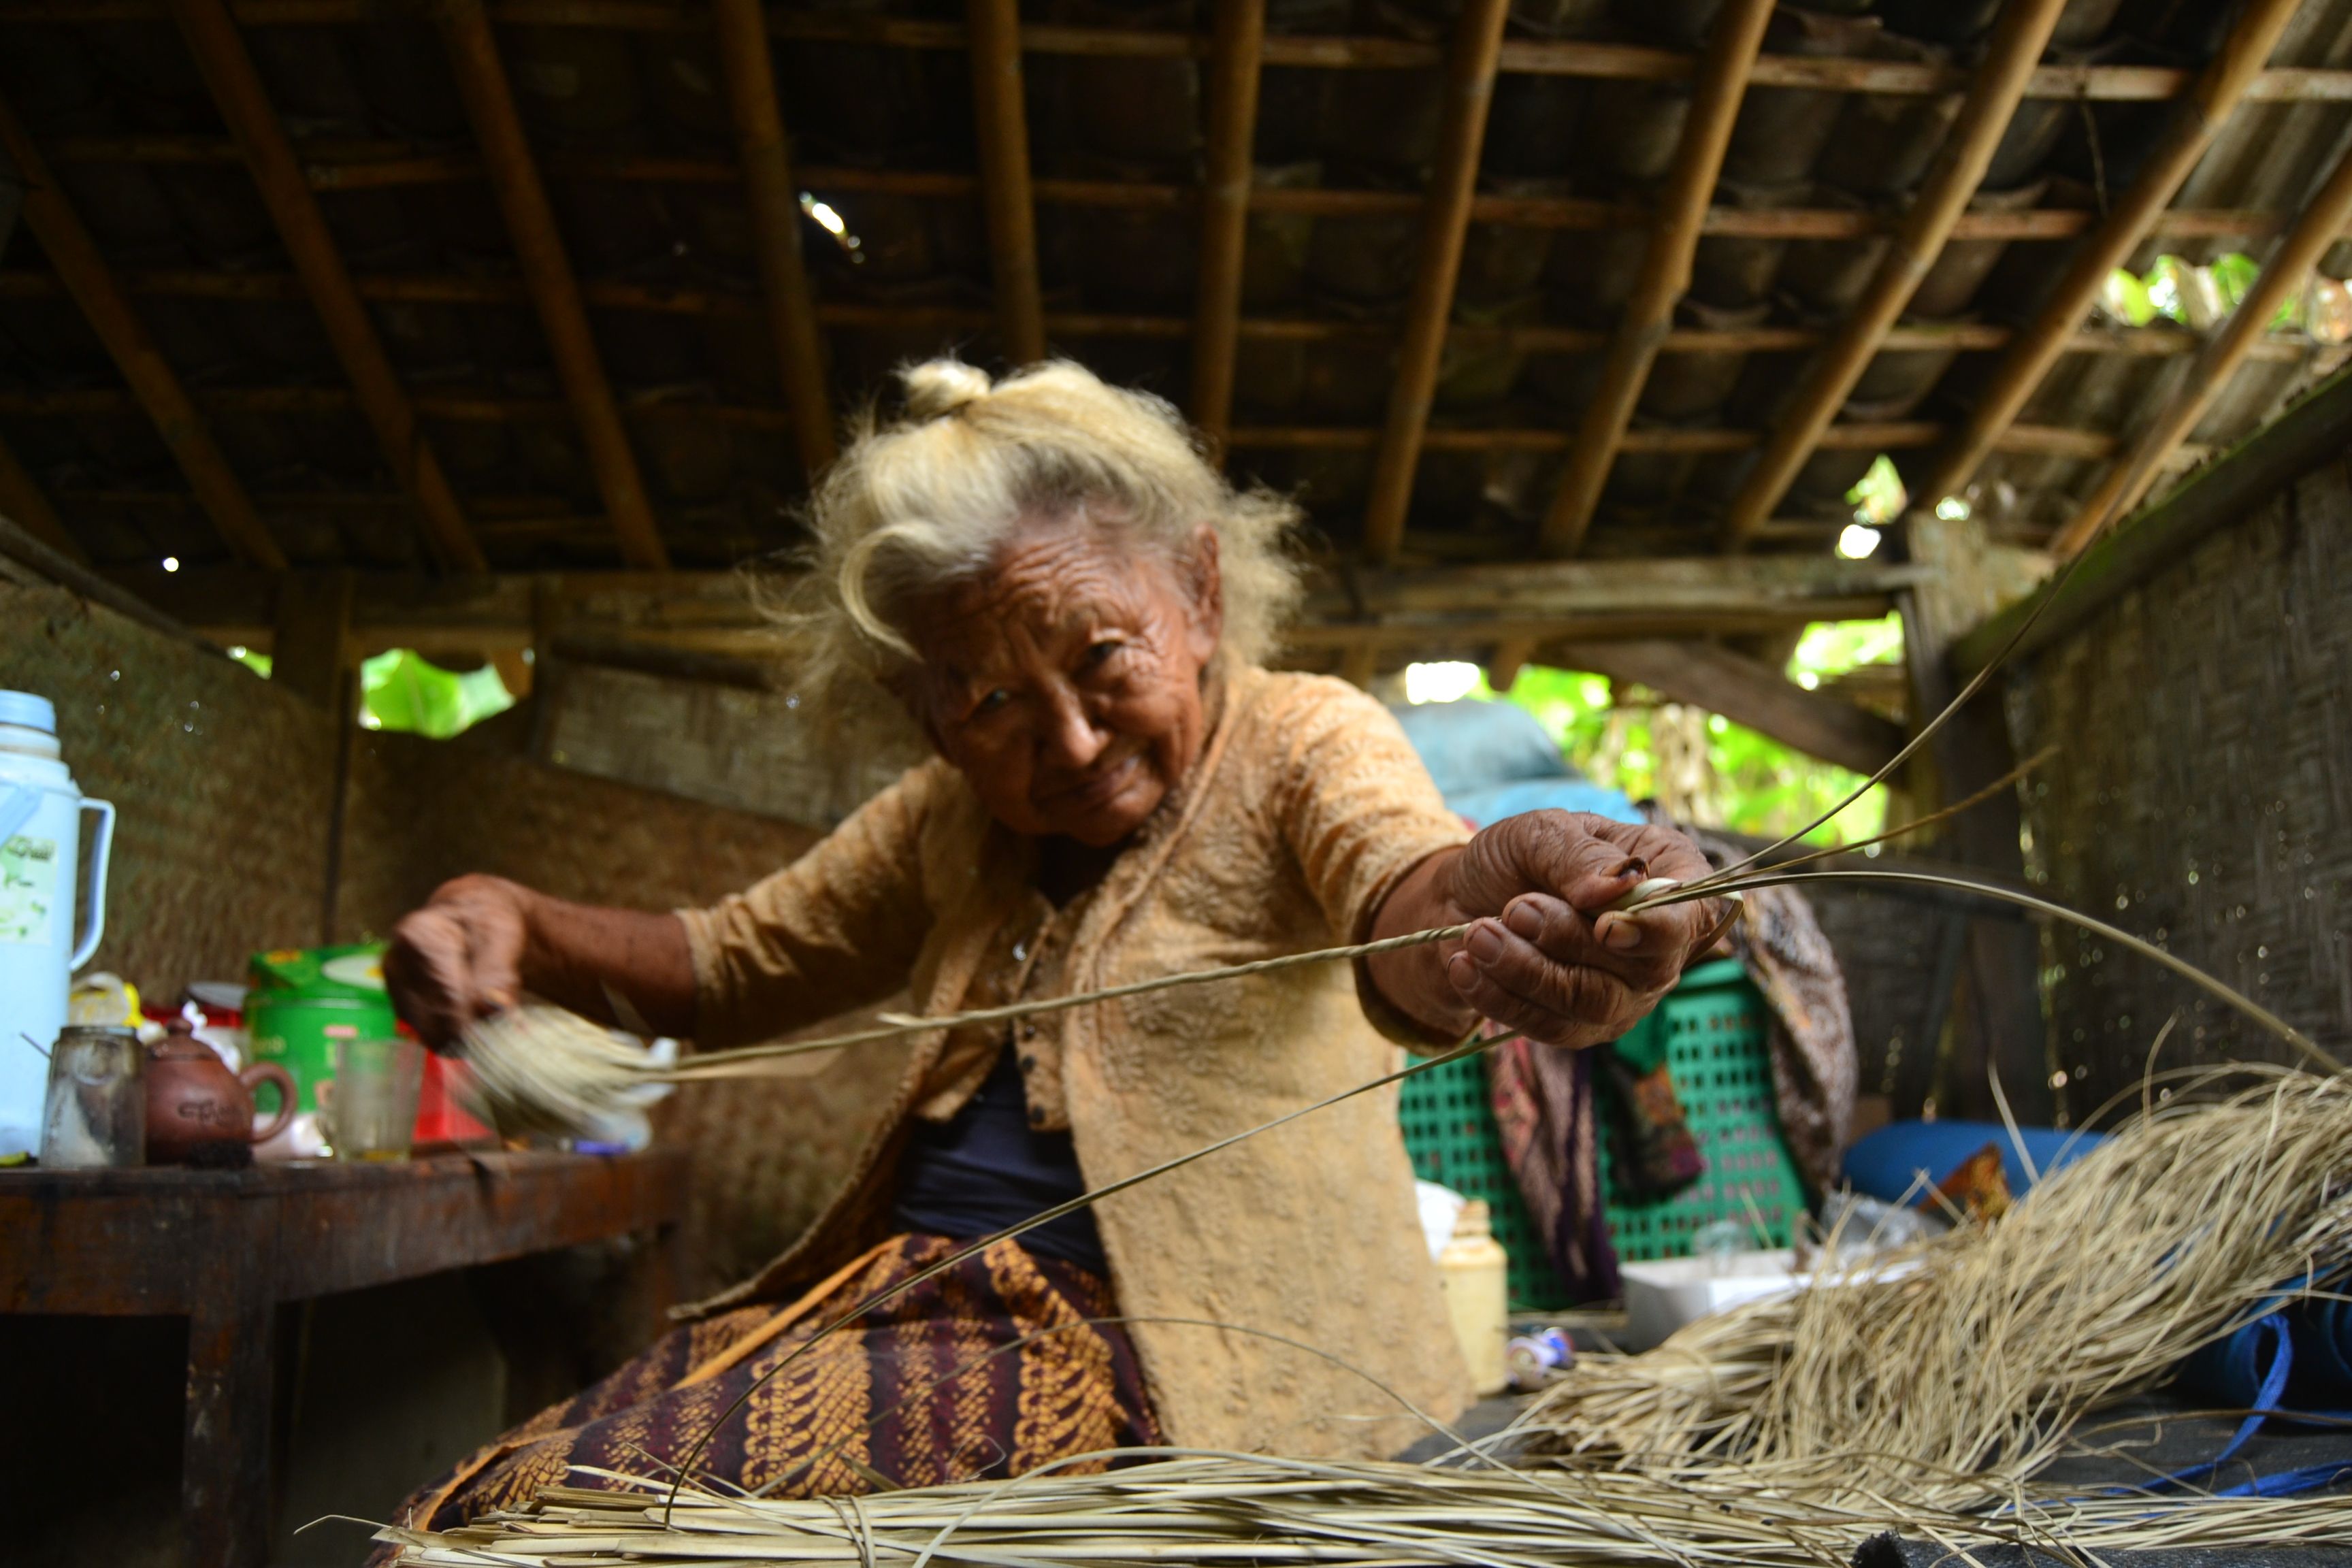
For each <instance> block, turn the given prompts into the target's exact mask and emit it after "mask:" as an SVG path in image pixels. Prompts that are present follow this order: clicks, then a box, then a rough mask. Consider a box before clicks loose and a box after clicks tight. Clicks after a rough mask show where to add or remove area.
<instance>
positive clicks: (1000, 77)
mask: <svg viewBox="0 0 2352 1568" xmlns="http://www.w3.org/2000/svg"><path fill="white" fill-rule="evenodd" d="M964 15H965V17H966V19H967V25H968V26H969V28H970V31H971V102H972V117H973V120H974V122H975V125H974V128H975V130H976V132H977V133H978V135H979V138H980V196H981V205H982V207H983V208H984V209H985V210H986V212H987V214H988V252H989V265H990V270H991V272H992V276H993V278H994V280H995V284H996V315H997V323H998V324H997V331H998V333H999V335H1000V336H1001V337H1002V338H1003V345H1002V347H1003V351H1004V356H1005V357H1006V358H1007V359H1009V360H1011V361H1012V362H1013V363H1014V364H1016V365H1023V364H1030V363H1034V362H1035V361H1038V360H1041V359H1044V358H1045V297H1044V295H1043V294H1042V293H1041V292H1040V291H1039V289H1038V286H1037V215H1036V211H1035V205H1034V199H1033V198H1032V196H1031V194H1030V188H1029V182H1030V173H1029V118H1028V111H1027V110H1026V108H1025V107H1024V98H1023V93H1022V87H1021V15H1020V4H1019V0H965V7H964Z"/></svg>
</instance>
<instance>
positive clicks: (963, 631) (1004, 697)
mask: <svg viewBox="0 0 2352 1568" xmlns="http://www.w3.org/2000/svg"><path fill="white" fill-rule="evenodd" d="M916 619H917V621H918V623H919V624H918V626H916V627H915V628H914V633H913V637H914V642H915V646H916V647H917V650H918V651H919V652H920V653H921V655H922V658H923V663H922V668H921V669H920V670H919V673H918V674H917V676H916V677H915V679H914V683H913V689H911V690H910V691H909V692H908V696H909V698H910V699H911V700H912V701H913V703H914V706H915V710H916V712H917V714H918V716H919V718H921V719H922V720H923V721H924V722H925V724H926V726H927V727H928V728H929V731H930V732H931V736H932V739H933V741H934V742H936V743H937V744H938V746H939V749H940V754H941V755H943V756H945V757H946V758H947V759H948V760H949V761H950V762H951V763H954V764H955V765H956V766H957V767H958V768H960V769H961V770H962V772H963V774H964V776H965V777H966V778H968V779H970V780H971V786H972V789H973V791H974V792H975V793H976V794H978V795H979V796H980V798H981V802H982V805H986V806H987V807H988V809H989V811H990V813H991V814H992V815H993V816H995V817H996V819H997V820H998V821H1000V822H1002V823H1003V824H1004V825H1005V826H1007V827H1010V828H1012V829H1013V831H1014V832H1016V833H1024V834H1028V835H1031V836H1033V837H1048V836H1051V835H1055V834H1066V835H1067V836H1068V837H1072V838H1075V839H1076V840H1078V841H1079V842H1080V843H1082V844H1087V845H1091V846H1094V847H1097V848H1101V847H1108V846H1110V845H1114V844H1117V843H1118V842H1119V841H1120V840H1122V839H1124V838H1126V837H1128V835H1129V834H1131V833H1133V832H1134V831H1135V830H1136V829H1137V828H1138V827H1140V826H1142V825H1143V822H1144V819H1145V818H1146V817H1149V816H1150V815H1151V814H1152V812H1153V811H1154V810H1156V809H1157V808H1158V807H1159V805H1160V802H1161V801H1162V800H1164V799H1166V798H1167V795H1168V792H1169V791H1170V790H1171V789H1173V788H1174V787H1175V786H1176V784H1177V783H1178V782H1179V781H1180V780H1181V779H1182V778H1183V777H1184V775H1185V774H1186V773H1188V772H1190V771H1191V770H1192V764H1193V763H1194V762H1195V761H1197V760H1198V759H1199V757H1200V754H1201V747H1202V743H1203V742H1204V740H1205V738H1206V732H1207V721H1206V717H1205V715H1204V713H1203V710H1202V690H1201V685H1202V682H1201V675H1202V670H1203V669H1205V668H1207V666H1208V663H1209V660H1210V658H1212V657H1213V655H1214V654H1215V652H1216V649H1217V640H1218V638H1219V637H1220V636H1221V635H1222V634H1223V629H1224V608H1223V596H1222V593H1221V590H1220V585H1219V579H1218V575H1217V539H1216V533H1215V531H1213V529H1211V528H1209V527H1208V526H1206V525H1205V524H1204V525H1203V526H1202V528H1201V529H1200V530H1199V531H1198V532H1197V533H1196V534H1195V535H1194V537H1193V541H1192V559H1191V560H1189V561H1173V562H1171V561H1169V560H1166V559H1163V558H1162V557H1161V556H1160V554H1159V553H1158V552H1152V551H1150V550H1143V549H1137V548H1132V547H1129V546H1128V545H1126V544H1124V543H1123V542H1120V541H1119V540H1118V538H1117V537H1116V536H1107V535H1106V534H1105V533H1104V532H1103V531H1100V530H1098V529H1097V528H1095V527H1092V526H1090V525H1087V524H1086V523H1085V522H1083V521H1046V520H1036V521H1032V522H1030V523H1029V524H1028V525H1027V526H1024V528H1023V529H1022V530H1021V531H1018V532H1017V533H1015V534H1014V535H1013V539H1012V541H1011V542H1009V543H1008V544H1007V545H1006V546H1005V547H1004V549H1003V551H1002V552H999V554H998V556H997V558H996V560H995V562H994V563H992V567H991V569H990V570H989V571H988V572H987V573H985V574H982V576H981V577H980V578H979V579H977V580H976V581H974V582H972V583H971V584H968V585H966V586H963V587H961V588H958V589H955V590H951V591H950V592H949V593H946V594H944V595H940V597H939V598H938V599H936V600H933V601H931V602H930V603H929V604H926V605H923V606H922V607H921V611H920V613H919V615H918V616H917V617H916Z"/></svg>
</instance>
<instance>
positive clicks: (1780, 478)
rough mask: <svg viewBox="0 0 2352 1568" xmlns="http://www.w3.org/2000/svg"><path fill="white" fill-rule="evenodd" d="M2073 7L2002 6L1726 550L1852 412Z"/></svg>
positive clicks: (1787, 416) (1777, 436)
mask: <svg viewBox="0 0 2352 1568" xmlns="http://www.w3.org/2000/svg"><path fill="white" fill-rule="evenodd" d="M2065 9H2066V0H2008V4H2006V5H2003V6H2002V7H2001V10H2000V20H1999V21H1998V22H1996V23H1995V24H1994V26H1993V32H1992V37H1991V39H1990V42H1989V43H1988V44H1987V45H1986V47H1985V57H1984V62H1983V64H1982V65H1981V66H1979V68H1978V70H1977V75H1976V80H1975V82H1974V84H1973V85H1972V86H1970V88H1969V94H1968V98H1967V100H1966V101H1965V102H1964V103H1963V104H1962V105H1961V107H1960V114H1959V118H1958V121H1955V122H1954V123H1953V126H1952V129H1951V131H1950V132H1948V134H1947V135H1946V136H1945V138H1944V145H1943V147H1942V148H1941V150H1939V151H1938V152H1937V154H1936V163H1935V165H1934V167H1933V168H1931V169H1930V170H1929V171H1928V174H1927V180H1926V182H1925V183H1924V184H1921V186H1920V188H1919V190H1918V193H1917V194H1916V195H1915V196H1914V197H1913V198H1912V202H1911V209H1910V211H1909V212H1908V213H1907V214H1906V215H1905V216H1904V219H1903V226H1902V227H1901V228H1899V229H1897V230H1896V231H1895V237H1894V240H1893V242H1892V243H1890V244H1889V245H1888V246H1887V247H1886V254H1885V256H1884V257H1883V258H1880V261H1879V264H1878V269H1877V270H1876V271H1875V272H1874V273H1873V274H1872V275H1871V279H1870V283H1869V286H1868V287H1867V288H1865V289H1864V290H1863V294H1862V298H1861V299H1859V300H1856V301H1855V302H1854V304H1853V309H1852V310H1848V311H1847V312H1846V316H1845V319H1844V321H1842V322H1840V323H1839V325H1838V327H1837V330H1836V331H1835V332H1834V333H1833V334H1832V336H1831V338H1830V341H1829V342H1827V343H1826V344H1824V345H1823V346H1822V349H1821V351H1820V352H1819V353H1815V354H1814V355H1812V357H1811V359H1810V360H1808V361H1807V363H1806V364H1805V368H1804V371H1803V373H1802V374H1801V375H1800V376H1799V378H1798V382H1797V386H1796V390H1795V392H1794V393H1792V394H1791V395H1790V401H1789V405H1788V407H1787V409H1786V410H1785V411H1784V412H1783V413H1782V414H1781V416H1780V421H1779V423H1778V424H1777V425H1776V426H1774V427H1773V430H1772V437H1771V439H1770V440H1769V441H1767V442H1766V443H1765V445H1764V450H1763V452H1762V454H1761V455H1760V456H1759V458H1758V459H1757V461H1756V463H1755V466H1754V467H1752V468H1749V469H1748V477H1747V478H1746V479H1742V480H1741V481H1740V484H1739V489H1738V491H1737V492H1736V493H1734V495H1733V496H1732V498H1731V500H1730V503H1729V504H1728V505H1727V506H1726V507H1725V508H1724V512H1723V521H1722V525H1721V532H1722V538H1723V546H1724V548H1725V549H1727V550H1739V549H1743V548H1745V547H1746V546H1747V544H1748V542H1749V541H1750V540H1751V539H1752V538H1753V537H1754V536H1755V533H1756V531H1757V530H1758V529H1759V528H1761V527H1762V526H1763V525H1764V524H1765V523H1766V522H1767V521H1769V520H1770V518H1771V516H1772V509H1773V508H1774V507H1776V506H1778V505H1780V498H1781V497H1783V496H1785V495H1786V494H1788V492H1789V486H1790V484H1791V483H1793V482H1794V481H1795V479H1796V478H1797V474H1798V471H1799V470H1800V469H1801V468H1803V467H1804V465H1805V459H1806V458H1808V457H1810V456H1811V454H1812V450H1813V447H1814V446H1815V445H1816V444H1817V443H1818V442H1819V441H1820V440H1821V437H1822V431H1824V430H1826V429H1827V428H1829V425H1830V421H1832V419H1835V418H1836V417H1837V416H1838V410H1840V409H1841V408H1843V407H1844V406H1845V400H1846V398H1847V397H1848V396H1849V395H1851V394H1852V393H1853V387H1854V384H1855V383H1856V382H1858V381H1860V380H1861V379H1862V374H1863V372H1864V371H1865V370H1867V369H1869V368H1870V362H1871V360H1872V358H1873V357H1874V356H1875V355H1876V354H1877V353H1878V351H1879V348H1880V346H1881V345H1882V344H1884V343H1885V340H1886V334H1887V332H1888V331H1889V330H1890V329H1892V328H1893V327H1894V325H1895V321H1896V320H1897V319H1898V318H1900V317H1901V316H1902V314H1903V311H1904V309H1905V307H1906V306H1908V305H1909V304H1910V303H1911V296H1912V295H1913V294H1915V293H1916V292H1918V289H1919V285H1920V284H1921V283H1922V282H1924V281H1926V279H1927V273H1928V270H1929V269H1930V268H1933V267H1934V266H1935V265H1936V258H1937V257H1938V256H1939V255H1941V254H1942V253H1943V249H1944V243H1945V241H1946V240H1948V239H1949V238H1950V237H1951V234H1952V226H1953V225H1954V224H1956V223H1957V222H1958V220H1959V216H1960V215H1961V214H1962V213H1964V212H1966V211H1967V210H1968V205H1969V201H1970V199H1971V198H1973V197H1974V196H1975V195H1976V194H1977V187H1978V186H1979V185H1980V184H1983V183H1984V177H1985V171H1986V170H1987V169H1989V168H1990V167H1991V166H1992V156H1993V153H1994V151H1995V150H1996V149H1997V148H1999V146H2000V139H2001V133H2002V132H2005V131H2007V130H2008V129H2009V122H2010V120H2011V117H2012V116H2013V115H2015V113H2016V112H2017V105H2018V101H2019V100H2020V99H2021V98H2022V97H2023V96H2024V92H2025V83H2026V79H2027V78H2028V77H2029V76H2030V75H2031V74H2032V70H2033V67H2034V62H2036V61H2037V60H2039V59H2040V58H2042V49H2043V48H2044V47H2047V46H2048V44H2049V42H2050V33H2051V29H2053V27H2055V26H2057V25H2058V17H2059V15H2060V13H2062V12H2063V11H2064V10H2065Z"/></svg>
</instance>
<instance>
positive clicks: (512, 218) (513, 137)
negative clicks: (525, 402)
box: [433, 0, 669, 569]
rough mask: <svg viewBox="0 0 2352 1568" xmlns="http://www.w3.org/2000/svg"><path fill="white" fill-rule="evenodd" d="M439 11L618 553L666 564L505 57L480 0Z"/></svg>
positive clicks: (446, 1)
mask: <svg viewBox="0 0 2352 1568" xmlns="http://www.w3.org/2000/svg"><path fill="white" fill-rule="evenodd" d="M433 15H434V18H435V20H436V22H438V23H439V25H440V29H441V39H442V43H443V46H444V47H445V48H446V52H447V54H448V57H449V64H450V68H451V70H452V72H453V73H454V74H455V76H456V77H457V93H458V96H459V97H460V98H461V99H463V100H464V101H465V105H466V118H467V121H469V122H470V123H471V124H472V126H473V128H474V139H475V141H477V142H479V143H480V145H481V151H482V163H483V167H484V169H485V170H486V171H487V172H488V175H489V181H490V186H491V188H492V190H494V191H495V192H496V193H497V195H498V199H499V210H500V212H501V213H502V214H503V215H504V216H505V218H506V228H507V237H508V239H509V242H510V243H511V244H512V245H513V246H514V250H515V261H516V263H517V265H518V266H519V267H520V268H521V271H522V276H523V280H524V282H525V283H526V284H528V285H529V288H530V299H531V303H532V305H533V306H534V307H536V308H537V310H538V313H539V324H540V330H541V332H542V333H544V334H545V336H546V338H547V347H548V353H549V355H550V357H551V358H552V359H553V360H554V362H555V376H556V381H557V382H558V384H560V385H561V386H562V389H563V399H564V402H565V404H566V405H568V406H569V407H570V409H571V412H572V421H573V423H574V425H575V426H577V427H578V429H579V432H580V439H581V441H582V443H583V445H584V446H585V447H587V456H588V467H589V469H590V471H591V472H592V473H593V474H594V475H595V479H596V489H597V493H598V494H600V495H601V496H603V497H604V510H605V514H606V515H607V516H608V517H610V518H611V519H612V521H613V531H614V532H615V533H616V534H618V535H619V536H620V541H621V554H622V557H623V558H624V559H625V560H626V561H627V562H628V563H630V564H631V565H633V566H642V567H650V568H656V569H658V568H661V567H666V566H667V565H668V564H669V552H668V551H667V549H666V548H664V546H663V544H662V539H661V531H660V529H659V527H658V526H657V525H656V523H655V521H654V513H653V507H652V504H651V503H650V502H649V501H648V500H646V486H645V479H644V478H643V477H642V476H641V475H640V474H639V473H638V471H637V458H636V454H635V452H634V451H633V450H631V449H630V447H629V436H628V432H627V430H626V429H625V428H624V427H623V426H622V424H621V415H620V410H619V409H618V408H617V407H615V406H614V402H613V389H612V386H611V384H610V383H608V382H607V381H606V380H605V377H604V358H603V356H602V355H601V354H599V353H598V352H597V349H596V339H595V336H594V334H593V333H592V332H591V331H589V327H588V310H587V307H586V306H585V305H584V304H583V303H582V301H581V297H580V283H579V279H577V278H575V277H574V276H573V274H572V258H570V257H569V256H568V255H566V254H565V252H564V248H563V238H562V235H561V234H559V233H558V232H557V230H556V226H555V209H554V207H553V206H551V205H550V204H549V202H548V199H547V187H546V185H545V184H543V183H542V182H541V179H540V175H539V165H538V163H536V162H535V161H534V159H533V158H532V155H531V151H530V140H529V139H528V138H527V137H526V136H525V135H524V133H523V127H522V117H521V116H520V114H518V113H517V112H516V110H515V102H514V93H513V91H512V89H510V88H509V86H508V85H507V69H506V64H505V62H504V61H503V60H501V59H500V58H499V43H498V38H497V36H496V35H495V34H493V33H492V32H491V30H490V21H489V17H488V16H487V15H486V14H485V13H484V11H483V9H482V5H481V0H436V5H434V7H433Z"/></svg>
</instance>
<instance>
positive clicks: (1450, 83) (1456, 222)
mask: <svg viewBox="0 0 2352 1568" xmlns="http://www.w3.org/2000/svg"><path fill="white" fill-rule="evenodd" d="M1509 15H1510V0H1464V4H1463V6H1462V11H1461V14H1460V15H1459V16H1456V17H1455V18H1454V42H1453V45H1452V47H1451V48H1449V49H1448V51H1447V54H1446V64H1445V90H1444V97H1443V98H1442V99H1441V100H1440V105H1439V110H1438V138H1437V154H1436V160H1435V162H1434V163H1433V164H1432V165H1431V167H1430V175H1429V191H1428V194H1427V195H1426V196H1425V197H1424V198H1423V208H1422V216H1421V253H1420V255H1419V257H1418V258H1416V259H1415V261H1414V263H1413V269H1412V295H1411V297H1410V298H1409V299H1408V300H1407V301H1406V303H1405V313H1404V339H1403V341H1402V342H1401V343H1399V344H1398V345H1397V363H1396V371H1395V375H1394V379H1393V380H1392V381H1391V383H1390V386H1389V410H1388V423H1387V426H1386V429H1385V431H1384V433H1383V434H1382V436H1381V447H1380V458H1379V460H1378V462H1377V463H1376V464H1375V465H1374V467H1373V469H1372V491H1371V499H1370V501H1369V502H1368V503H1367V505H1366V507H1365V509H1364V542H1363V549H1364V556H1365V558H1366V559H1367V560H1370V561H1374V562H1387V561H1391V560H1393V559H1395V556H1396V552H1397V545H1398V543H1399V542H1401V541H1402V539H1403V538H1404V514H1405V510H1406V508H1407V507H1408V506H1410V505H1411V504H1412V476H1413V473H1414V470H1416V469H1417V468H1420V466H1421V448H1422V437H1423V435H1424V434H1425V433H1426V432H1427V430H1428V428H1429V409H1430V405H1431V404H1432V403H1433V401H1434V400H1435V398H1436V396H1437V369H1438V363H1439V362H1440V360H1441V359H1443V357H1444V353H1445V324H1446V321H1447V320H1448V319H1449V318H1451V317H1452V315H1453V314H1454V283H1455V281H1456V280H1457V279H1459V278H1460V277H1461V275H1462V244H1463V241H1464V240H1465V238H1466V237H1468V235H1469V233H1470V198H1471V196H1472V195H1474V194H1475V192H1476V190H1477V186H1478V155H1479V153H1480V152H1481V151H1483V150H1484V148H1485V147H1486V110H1487V106H1488V105H1490V104H1491V103H1493V102H1494V100H1495V56H1496V50H1497V49H1499V48H1500V47H1502V42H1503V23H1504V21H1505V19H1506V18H1507V16H1509Z"/></svg>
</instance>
